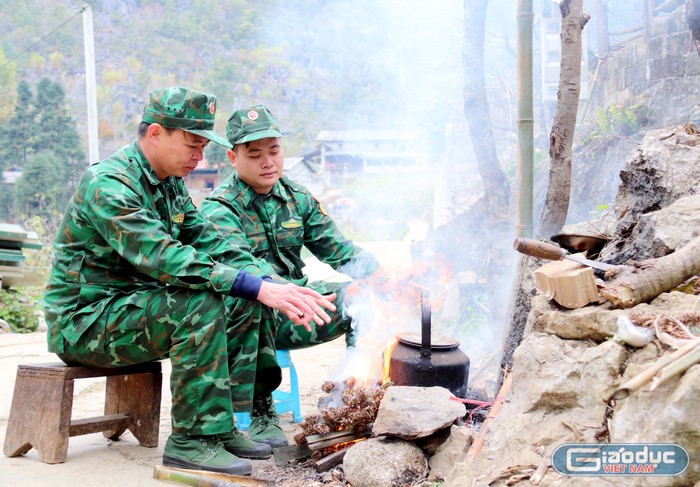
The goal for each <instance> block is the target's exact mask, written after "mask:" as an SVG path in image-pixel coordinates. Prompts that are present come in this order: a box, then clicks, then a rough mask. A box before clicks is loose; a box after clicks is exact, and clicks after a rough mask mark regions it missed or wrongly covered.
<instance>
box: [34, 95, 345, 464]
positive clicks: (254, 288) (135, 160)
mask: <svg viewBox="0 0 700 487" xmlns="http://www.w3.org/2000/svg"><path fill="white" fill-rule="evenodd" d="M215 113H216V98H215V97H214V96H211V95H208V94H205V93H201V92H198V91H194V90H189V89H187V88H184V87H180V86H177V87H172V88H167V89H159V90H155V91H153V92H151V95H150V100H149V102H148V104H147V105H146V107H145V110H144V113H143V116H142V122H141V124H140V125H139V128H138V139H137V140H135V141H134V142H133V143H132V144H130V145H126V146H124V147H122V148H121V149H119V150H118V151H117V152H116V153H114V154H113V155H111V156H110V157H108V158H107V159H104V160H103V161H100V162H98V163H95V164H93V165H91V166H90V167H88V168H87V170H86V171H85V174H84V176H83V178H82V180H81V182H80V185H79V187H78V189H77V190H76V192H75V194H74V195H73V197H72V199H71V201H70V203H69V205H68V209H67V210H66V213H65V215H64V217H63V221H62V222H61V226H60V228H59V230H58V233H57V234H56V238H55V241H54V256H53V265H52V270H51V274H50V277H49V281H48V284H47V288H46V293H45V295H44V309H45V312H46V320H47V323H48V327H49V332H48V346H49V350H50V351H52V352H55V353H56V354H57V355H58V356H59V357H60V358H61V359H62V360H64V361H65V362H67V363H76V364H82V365H88V366H97V367H117V366H123V365H129V364H135V363H141V362H146V361H150V360H160V359H164V358H168V357H169V358H170V362H171V365H172V372H171V376H170V387H171V391H172V409H171V416H172V434H171V435H170V437H169V438H168V441H167V443H166V445H165V450H164V454H163V464H164V465H170V466H175V467H181V468H190V469H202V470H211V471H215V472H224V473H235V474H250V473H251V470H252V468H251V463H250V461H249V460H242V459H240V458H238V456H240V457H247V458H269V457H270V455H271V451H270V447H269V445H266V444H262V443H255V442H253V441H250V440H248V439H247V438H245V437H244V436H243V435H242V434H241V433H239V432H238V431H237V430H236V429H235V427H234V424H233V412H234V410H236V411H246V410H250V408H251V403H252V398H253V389H254V385H255V386H256V387H257V389H258V390H262V391H270V392H271V391H272V390H274V389H275V388H276V387H277V386H278V385H279V383H280V380H281V370H280V368H279V366H278V365H277V361H276V358H275V354H274V348H273V346H274V345H273V333H274V326H275V323H274V319H273V314H274V312H273V309H271V308H274V309H277V310H280V311H281V312H282V313H283V314H284V315H286V316H287V317H289V319H290V320H291V321H292V322H293V323H295V324H297V325H303V326H305V327H309V323H310V322H312V320H315V322H314V325H321V324H323V321H324V320H326V321H330V317H329V316H328V315H327V313H326V312H325V311H324V309H323V308H327V309H329V310H333V309H334V306H333V304H332V303H331V302H330V301H332V297H331V298H330V299H328V298H324V297H322V296H321V295H320V294H319V293H317V292H315V291H313V290H311V289H306V288H302V287H298V286H295V285H286V286H281V285H279V284H275V283H272V282H270V281H269V278H265V280H264V279H262V277H264V276H261V275H258V276H256V275H253V274H251V273H248V272H246V271H244V270H240V268H234V267H232V265H231V263H233V262H241V263H242V262H246V261H252V257H250V256H246V255H244V254H242V253H241V252H240V250H239V249H237V248H235V247H231V246H230V245H229V243H228V242H227V240H225V239H224V238H222V236H221V235H220V234H219V233H217V231H216V229H215V227H214V226H213V225H212V224H211V223H210V222H208V221H207V220H206V219H204V218H203V217H202V216H201V215H200V214H199V212H198V211H197V209H196V208H195V207H194V205H193V204H192V200H191V199H190V198H189V196H188V194H187V190H186V189H185V186H184V184H183V182H182V177H184V176H186V175H187V174H189V172H190V171H192V170H193V169H194V168H195V167H196V166H197V163H198V162H199V161H200V160H201V159H202V153H203V150H204V148H205V147H206V145H207V144H208V142H209V141H210V140H211V141H214V142H216V143H218V144H221V145H224V146H226V147H231V145H230V144H229V143H228V142H227V141H226V139H224V138H222V137H220V136H219V135H217V134H216V133H214V132H213V131H212V129H213V128H214V116H215ZM236 455H238V456H236Z"/></svg>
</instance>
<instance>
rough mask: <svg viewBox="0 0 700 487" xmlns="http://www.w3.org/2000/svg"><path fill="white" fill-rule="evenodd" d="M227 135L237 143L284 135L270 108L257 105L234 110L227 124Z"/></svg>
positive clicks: (231, 140)
mask: <svg viewBox="0 0 700 487" xmlns="http://www.w3.org/2000/svg"><path fill="white" fill-rule="evenodd" d="M226 137H228V141H229V142H231V144H233V145H236V144H243V143H244V142H252V141H253V140H259V139H266V138H268V137H282V134H281V133H280V128H279V125H277V120H275V118H274V117H273V116H272V113H270V110H268V109H267V108H265V107H264V106H262V105H255V106H254V107H249V108H242V109H241V110H236V111H235V112H233V114H232V115H231V117H230V118H229V119H228V123H227V124H226Z"/></svg>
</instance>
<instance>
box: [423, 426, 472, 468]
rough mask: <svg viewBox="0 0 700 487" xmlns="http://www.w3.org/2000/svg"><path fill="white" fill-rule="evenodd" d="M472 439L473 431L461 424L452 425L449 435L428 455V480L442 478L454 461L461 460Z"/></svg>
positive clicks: (453, 464) (452, 466) (464, 456)
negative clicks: (433, 452) (431, 454)
mask: <svg viewBox="0 0 700 487" xmlns="http://www.w3.org/2000/svg"><path fill="white" fill-rule="evenodd" d="M473 441H474V432H473V431H472V430H470V429H468V428H465V427H463V426H452V428H451V429H450V436H449V438H448V439H447V441H446V442H444V443H443V444H442V445H440V446H439V447H438V449H437V451H436V452H435V454H434V455H433V456H431V457H430V462H429V466H430V476H429V477H428V480H438V481H439V480H443V479H445V478H446V477H447V475H448V474H449V473H450V472H451V471H452V469H453V468H454V466H455V464H456V463H459V462H461V461H463V460H464V459H465V458H466V456H467V451H468V450H469V447H470V446H471V444H472V442H473Z"/></svg>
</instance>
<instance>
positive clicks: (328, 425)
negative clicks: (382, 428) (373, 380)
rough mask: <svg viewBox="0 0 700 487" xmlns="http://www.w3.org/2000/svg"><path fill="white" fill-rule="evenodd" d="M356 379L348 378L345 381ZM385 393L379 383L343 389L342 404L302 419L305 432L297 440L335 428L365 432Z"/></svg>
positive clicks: (349, 382) (336, 429)
mask: <svg viewBox="0 0 700 487" xmlns="http://www.w3.org/2000/svg"><path fill="white" fill-rule="evenodd" d="M351 383H353V381H345V385H346V386H347V385H348V384H351ZM383 397H384V388H383V387H382V386H380V385H374V386H367V387H364V386H358V385H355V386H353V387H347V388H346V389H344V390H343V392H342V393H341V401H342V404H341V405H340V406H338V407H327V408H323V409H322V410H321V413H320V414H312V415H308V416H306V417H305V418H304V420H303V421H302V422H301V424H300V427H301V429H302V431H303V435H297V436H295V437H294V440H295V441H296V442H297V443H298V444H305V441H306V440H305V439H304V438H303V437H308V436H311V435H315V434H321V435H324V434H327V433H331V432H334V431H354V432H364V431H366V430H367V428H368V426H369V425H370V424H372V423H373V422H374V420H375V419H376V418H377V412H378V411H379V404H380V403H381V401H382V398H383Z"/></svg>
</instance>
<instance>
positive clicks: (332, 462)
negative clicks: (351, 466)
mask: <svg viewBox="0 0 700 487" xmlns="http://www.w3.org/2000/svg"><path fill="white" fill-rule="evenodd" d="M348 448H350V445H348V446H347V447H345V448H343V449H342V450H338V451H334V452H333V453H331V454H330V455H326V456H325V457H323V458H321V459H320V460H319V461H317V462H316V463H314V468H315V469H316V471H317V472H319V473H320V472H327V471H329V470H330V469H332V468H333V467H335V466H336V465H338V464H339V463H341V462H342V461H343V457H345V453H346V452H347V451H348Z"/></svg>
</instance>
